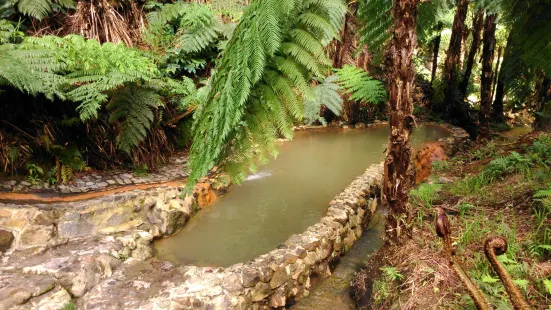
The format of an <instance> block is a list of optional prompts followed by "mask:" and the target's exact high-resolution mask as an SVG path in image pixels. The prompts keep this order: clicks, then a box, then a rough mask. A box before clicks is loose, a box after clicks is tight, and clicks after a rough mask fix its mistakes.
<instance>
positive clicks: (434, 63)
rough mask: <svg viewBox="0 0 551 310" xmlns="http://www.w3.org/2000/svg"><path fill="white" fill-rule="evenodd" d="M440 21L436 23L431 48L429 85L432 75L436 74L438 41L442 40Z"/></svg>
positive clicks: (438, 50) (432, 79) (431, 81)
mask: <svg viewBox="0 0 551 310" xmlns="http://www.w3.org/2000/svg"><path fill="white" fill-rule="evenodd" d="M442 28H443V25H442V23H438V27H437V29H438V36H436V38H434V41H433V42H432V44H433V50H432V73H431V76H430V85H432V83H434V77H435V76H436V69H437V68H438V53H439V52H440V41H441V40H442Z"/></svg>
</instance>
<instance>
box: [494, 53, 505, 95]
mask: <svg viewBox="0 0 551 310" xmlns="http://www.w3.org/2000/svg"><path fill="white" fill-rule="evenodd" d="M502 50H503V48H502V47H501V46H500V47H499V48H498V49H497V60H496V68H495V69H494V72H492V79H493V82H492V100H494V95H495V94H496V87H497V76H498V73H499V63H500V60H501V52H502Z"/></svg>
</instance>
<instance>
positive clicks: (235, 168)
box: [0, 0, 551, 300]
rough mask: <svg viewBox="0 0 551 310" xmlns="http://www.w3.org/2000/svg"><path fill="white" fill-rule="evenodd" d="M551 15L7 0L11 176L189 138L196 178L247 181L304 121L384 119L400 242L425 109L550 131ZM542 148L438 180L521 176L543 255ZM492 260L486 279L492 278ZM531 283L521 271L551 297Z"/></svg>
mask: <svg viewBox="0 0 551 310" xmlns="http://www.w3.org/2000/svg"><path fill="white" fill-rule="evenodd" d="M550 29H551V1H549V0H525V1H518V0H499V1H485V0H472V1H468V0H457V1H451V0H432V1H423V2H421V1H418V0H403V1H392V0H362V1H348V2H345V1H341V0H256V1H251V2H250V3H249V1H241V0H231V1H226V0H211V1H193V2H192V1H184V0H173V1H170V0H157V1H154V0H150V1H145V0H143V1H141V0H140V1H132V0H75V1H73V0H33V1H31V0H0V100H1V104H0V167H1V170H0V173H2V174H3V175H18V174H21V175H26V176H28V178H29V180H31V181H33V182H34V181H37V180H39V179H42V180H43V181H47V182H49V183H52V184H53V183H60V182H63V183H65V182H70V181H71V178H72V175H73V173H75V172H77V171H83V170H86V169H112V168H124V169H135V170H140V171H144V170H151V169H155V168H156V167H157V166H159V165H160V164H162V163H163V162H165V161H166V160H167V159H168V158H169V157H170V156H171V155H173V154H174V153H175V152H177V151H186V152H189V154H190V159H189V163H190V167H191V175H190V176H189V179H188V185H193V184H194V183H195V182H197V181H198V180H199V179H201V178H202V177H204V176H205V175H206V174H208V172H209V171H211V169H213V168H215V167H219V168H221V169H223V170H224V171H226V172H228V173H229V174H230V176H231V177H232V179H233V180H234V181H236V182H239V181H241V180H243V179H244V178H245V176H246V175H247V173H248V172H250V171H254V170H255V169H256V167H257V165H259V164H261V163H263V162H265V161H267V160H268V159H269V158H270V157H275V156H276V155H277V148H276V142H275V141H276V140H277V139H278V138H292V135H293V126H297V125H304V124H318V125H327V124H328V123H333V124H337V125H344V124H347V125H351V126H353V125H356V124H357V123H366V122H371V121H374V120H377V119H381V120H387V119H388V120H389V123H390V128H391V131H390V138H389V141H390V142H389V148H388V152H387V159H386V161H385V186H384V195H385V198H386V200H387V202H388V203H389V206H390V212H389V216H388V222H387V232H388V233H387V235H388V237H389V239H390V240H392V241H393V242H395V243H397V244H398V243H400V242H401V239H400V238H403V237H404V236H406V237H407V236H411V232H412V230H413V229H414V228H413V227H414V226H413V223H412V219H413V218H414V215H416V214H417V215H418V218H419V219H423V218H424V216H423V214H420V213H419V212H424V210H423V208H418V207H415V205H413V206H412V205H411V204H410V203H409V197H410V194H411V192H410V189H411V185H412V182H411V181H412V180H411V176H410V173H409V172H410V171H411V167H410V157H411V155H412V152H413V151H412V149H411V146H410V136H411V133H412V130H413V128H414V127H415V124H416V119H417V118H422V119H431V120H438V121H447V122H450V123H452V124H455V125H458V126H461V127H463V128H465V129H466V130H467V131H468V132H469V134H470V135H471V138H472V139H473V140H475V141H477V142H478V143H480V144H484V143H487V142H488V141H490V140H492V139H493V138H494V135H493V133H495V132H496V131H500V130H503V129H507V128H509V126H511V125H513V126H518V125H521V124H522V125H524V124H530V125H532V126H533V127H535V128H536V129H542V130H547V131H548V130H550V129H551V104H550V103H549V102H550V101H551V63H550V62H549V59H550V56H551V35H550V33H549V32H550ZM387 102H388V104H387ZM414 114H415V115H414ZM542 145H543V146H542ZM529 148H530V149H529V150H525V152H524V153H519V152H512V153H510V154H508V155H507V157H503V158H498V159H495V160H494V161H492V162H490V163H489V164H488V166H487V167H486V168H484V169H483V170H481V172H480V173H479V174H477V175H476V176H469V177H467V178H465V179H464V180H463V181H460V182H457V183H456V184H455V185H456V187H454V188H450V189H448V188H444V190H443V192H444V193H447V194H452V195H457V196H465V197H470V195H472V194H473V193H475V192H477V191H479V190H480V189H481V188H485V187H486V186H489V185H491V184H493V183H494V182H495V181H496V180H500V179H503V178H505V177H506V176H507V175H509V174H515V175H520V176H522V177H523V178H524V179H525V181H526V182H528V183H529V184H530V186H533V187H534V192H535V196H533V197H534V201H536V202H537V206H539V207H535V208H534V209H533V210H532V211H533V213H534V215H535V216H536V217H539V218H544V220H540V221H539V222H538V223H537V225H536V227H538V228H537V229H536V231H535V232H532V233H533V234H534V236H533V238H532V239H537V240H536V241H534V240H532V239H531V242H532V241H533V242H537V243H538V245H531V246H530V252H531V253H530V255H531V256H525V257H527V259H532V260H537V259H539V258H540V257H544V258H548V256H549V249H548V248H547V247H546V246H545V245H546V242H547V244H548V242H549V232H548V230H546V229H545V228H542V227H543V226H544V225H546V224H548V221H547V219H548V218H549V212H548V211H549V210H548V206H547V204H548V202H549V201H548V200H549V190H548V189H545V188H548V187H546V186H547V184H545V182H544V181H548V180H546V179H542V180H540V179H538V178H537V177H534V175H536V176H537V175H539V173H540V172H541V171H544V172H548V171H547V170H548V169H547V168H548V164H549V161H548V159H549V158H548V154H547V151H548V149H549V143H548V141H547V140H544V139H543V138H542V140H537V141H536V142H534V143H533V145H532V146H529ZM471 159H472V158H471ZM546 169H547V170H546ZM536 181H537V182H536ZM188 188H191V186H189V187H188ZM433 189H434V188H429V189H427V188H424V189H422V188H419V189H417V190H416V191H414V192H413V193H412V195H413V197H414V202H417V205H420V206H424V204H423V203H419V197H422V196H423V195H425V194H426V193H424V192H423V191H425V190H427V191H432V190H433ZM431 195H432V194H431ZM425 198H426V197H425ZM427 199H428V198H427ZM425 200H426V199H425ZM425 202H426V201H425ZM428 204H430V203H428ZM459 207H460V208H466V209H468V208H470V207H468V206H467V205H466V204H461V205H460V206H459ZM466 209H465V210H466ZM461 210H463V209H461ZM461 210H460V212H462V211H461ZM473 212H474V211H473ZM463 224H464V225H474V224H468V223H462V225H463ZM420 225H422V224H420ZM494 228H495V229H497V230H499V231H500V232H503V233H504V234H507V232H506V231H505V229H501V228H500V227H494ZM509 235H510V237H511V238H513V237H514V236H513V234H509ZM509 235H508V236H509ZM465 236H469V235H467V233H466V232H465V234H463V235H462V237H461V238H463V239H465V238H467V237H465ZM511 238H510V239H511ZM462 241H465V242H464V244H462V245H463V246H465V247H468V246H469V242H468V241H466V240H462ZM513 244H514V243H513ZM531 244H532V243H531ZM541 245H544V246H543V247H542V246H541ZM514 249H515V250H518V249H516V248H514ZM517 252H518V251H516V252H514V253H510V254H511V256H510V257H509V259H510V260H511V261H510V263H511V262H513V263H514V264H516V263H517V262H518V259H519V257H517V256H516V254H517ZM513 254H514V255H513ZM513 263H511V264H513ZM519 264H520V263H519ZM486 267H487V266H483V265H482V264H481V265H479V266H477V267H476V270H477V271H476V272H478V273H476V276H479V278H482V279H481V281H482V282H483V283H484V279H486V280H488V281H490V283H491V281H492V280H491V279H490V278H491V277H490V278H488V277H486V278H484V275H485V274H484V273H485V272H486V270H485V269H484V268H486ZM390 268H392V267H390ZM519 269H520V268H519ZM385 270H386V271H385V272H387V276H388V277H389V278H391V279H392V281H394V280H396V279H397V277H398V276H397V275H396V273H395V270H393V269H388V268H387V269H385ZM519 274H521V273H520V272H519ZM522 276H526V277H528V275H527V274H522ZM538 281H539V282H538ZM532 282H533V283H531V284H530V285H531V286H528V284H526V283H524V282H520V284H519V285H524V286H525V287H527V288H528V287H532V288H534V287H536V290H537V291H538V292H540V293H539V294H548V293H549V294H551V292H544V293H541V292H542V291H543V290H538V289H539V288H540V287H541V286H542V285H544V286H546V285H549V284H548V282H541V281H540V280H539V279H536V280H534V281H532ZM523 283H524V284H523ZM541 283H543V284H541ZM546 283H547V284H546ZM378 285H383V284H380V283H379V284H378ZM481 285H482V286H484V284H481ZM485 290H487V291H488V290H489V289H486V288H485ZM499 294H500V292H498V293H496V294H494V295H496V296H497V297H496V298H499V296H498V295H499ZM528 296H529V297H531V298H532V297H533V299H536V300H540V299H543V298H541V296H531V295H530V294H528ZM494 297H495V296H494ZM538 298H539V299H538ZM545 298H547V297H545Z"/></svg>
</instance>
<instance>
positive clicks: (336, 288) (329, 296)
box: [289, 210, 386, 310]
mask: <svg viewBox="0 0 551 310" xmlns="http://www.w3.org/2000/svg"><path fill="white" fill-rule="evenodd" d="M385 213H386V211H385V210H380V211H377V212H376V213H375V214H374V215H373V218H372V220H371V222H370V223H369V226H368V228H367V231H366V232H365V233H364V234H363V236H362V237H361V238H360V239H359V240H358V241H356V243H354V245H353V246H352V248H351V249H350V252H348V253H347V254H346V255H345V256H344V257H343V258H341V260H340V261H339V264H338V265H337V267H336V268H335V270H334V271H333V273H332V274H331V276H330V277H329V278H327V279H324V280H322V281H320V283H318V284H317V285H314V286H313V287H312V289H311V290H310V295H308V296H307V297H304V298H303V299H301V300H300V301H298V302H297V303H296V304H295V305H293V306H291V307H289V308H290V309H292V310H312V309H315V310H335V309H338V310H354V309H356V305H355V303H354V301H353V300H352V298H351V297H350V291H349V288H350V281H351V280H352V277H353V276H354V273H356V272H358V271H359V270H360V269H361V268H362V267H363V264H364V263H365V261H367V258H368V257H369V255H371V254H372V253H373V252H375V251H376V250H377V249H378V248H379V247H381V246H382V245H383V243H384V241H383V239H382V237H383V235H384V216H385Z"/></svg>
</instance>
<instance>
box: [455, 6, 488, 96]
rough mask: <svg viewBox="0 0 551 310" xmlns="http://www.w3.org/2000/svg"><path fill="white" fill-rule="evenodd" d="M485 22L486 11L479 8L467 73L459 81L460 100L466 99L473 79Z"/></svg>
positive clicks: (467, 63)
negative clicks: (472, 74)
mask: <svg viewBox="0 0 551 310" xmlns="http://www.w3.org/2000/svg"><path fill="white" fill-rule="evenodd" d="M483 24H484V11H483V10H478V12H477V13H476V16H475V18H474V21H473V41H472V43H471V49H470V50H469V55H468V56H467V61H466V63H465V73H464V74H463V79H462V80H461V83H459V87H458V89H457V92H458V95H459V98H460V101H464V100H465V96H466V94H467V88H468V86H469V80H470V79H471V73H472V71H473V65H474V59H475V57H476V53H477V52H478V47H479V46H480V32H481V31H482V26H483Z"/></svg>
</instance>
